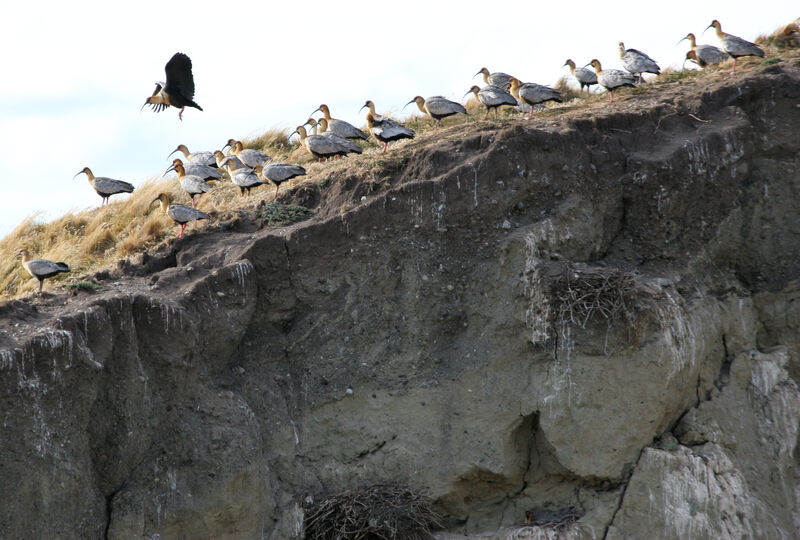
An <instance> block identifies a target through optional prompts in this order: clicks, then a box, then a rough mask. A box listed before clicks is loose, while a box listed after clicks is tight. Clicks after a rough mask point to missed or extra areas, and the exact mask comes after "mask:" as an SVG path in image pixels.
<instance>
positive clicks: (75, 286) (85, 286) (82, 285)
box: [64, 281, 100, 292]
mask: <svg viewBox="0 0 800 540" xmlns="http://www.w3.org/2000/svg"><path fill="white" fill-rule="evenodd" d="M64 287H65V288H66V289H68V290H70V291H89V292H94V291H96V290H98V289H100V284H99V283H95V282H94V281H73V282H71V283H66V284H65V285H64Z"/></svg>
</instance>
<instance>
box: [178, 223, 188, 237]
mask: <svg viewBox="0 0 800 540" xmlns="http://www.w3.org/2000/svg"><path fill="white" fill-rule="evenodd" d="M185 228H186V223H183V224H181V232H180V233H178V238H183V230H184V229H185Z"/></svg>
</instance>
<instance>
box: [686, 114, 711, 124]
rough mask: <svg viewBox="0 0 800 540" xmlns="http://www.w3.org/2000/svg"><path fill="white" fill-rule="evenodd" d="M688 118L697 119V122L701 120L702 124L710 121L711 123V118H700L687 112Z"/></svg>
mask: <svg viewBox="0 0 800 540" xmlns="http://www.w3.org/2000/svg"><path fill="white" fill-rule="evenodd" d="M689 118H694V119H695V120H697V121H698V122H703V123H704V124H710V123H711V120H703V119H702V118H698V117H696V116H695V115H693V114H692V113H689Z"/></svg>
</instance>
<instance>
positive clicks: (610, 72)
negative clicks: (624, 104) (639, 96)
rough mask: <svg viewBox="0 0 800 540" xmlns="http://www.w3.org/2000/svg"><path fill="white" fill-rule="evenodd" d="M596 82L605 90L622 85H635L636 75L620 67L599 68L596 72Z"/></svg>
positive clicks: (614, 88)
mask: <svg viewBox="0 0 800 540" xmlns="http://www.w3.org/2000/svg"><path fill="white" fill-rule="evenodd" d="M597 82H598V83H600V86H602V87H603V88H605V89H606V90H609V91H610V90H616V89H617V88H620V87H622V86H635V83H636V77H634V76H633V75H631V74H630V73H625V72H624V71H622V70H621V69H601V70H600V71H599V72H598V73H597Z"/></svg>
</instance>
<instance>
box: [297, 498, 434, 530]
mask: <svg viewBox="0 0 800 540" xmlns="http://www.w3.org/2000/svg"><path fill="white" fill-rule="evenodd" d="M440 526H441V524H440V521H439V515H438V514H437V513H436V512H434V511H433V508H432V503H431V501H430V499H428V498H427V497H425V496H424V495H421V494H420V493H417V492H416V491H413V490H411V489H409V488H406V487H400V486H389V485H375V486H371V487H368V488H364V489H360V490H357V491H343V492H342V493H339V494H337V495H334V496H332V497H329V498H327V499H325V500H324V501H322V502H321V503H319V504H318V505H316V506H315V507H313V508H310V509H309V511H308V513H307V514H306V519H305V523H304V528H305V537H306V538H308V539H309V540H368V539H379V538H385V539H389V538H394V539H398V540H427V539H432V538H433V535H432V534H431V529H432V528H434V527H440Z"/></svg>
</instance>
